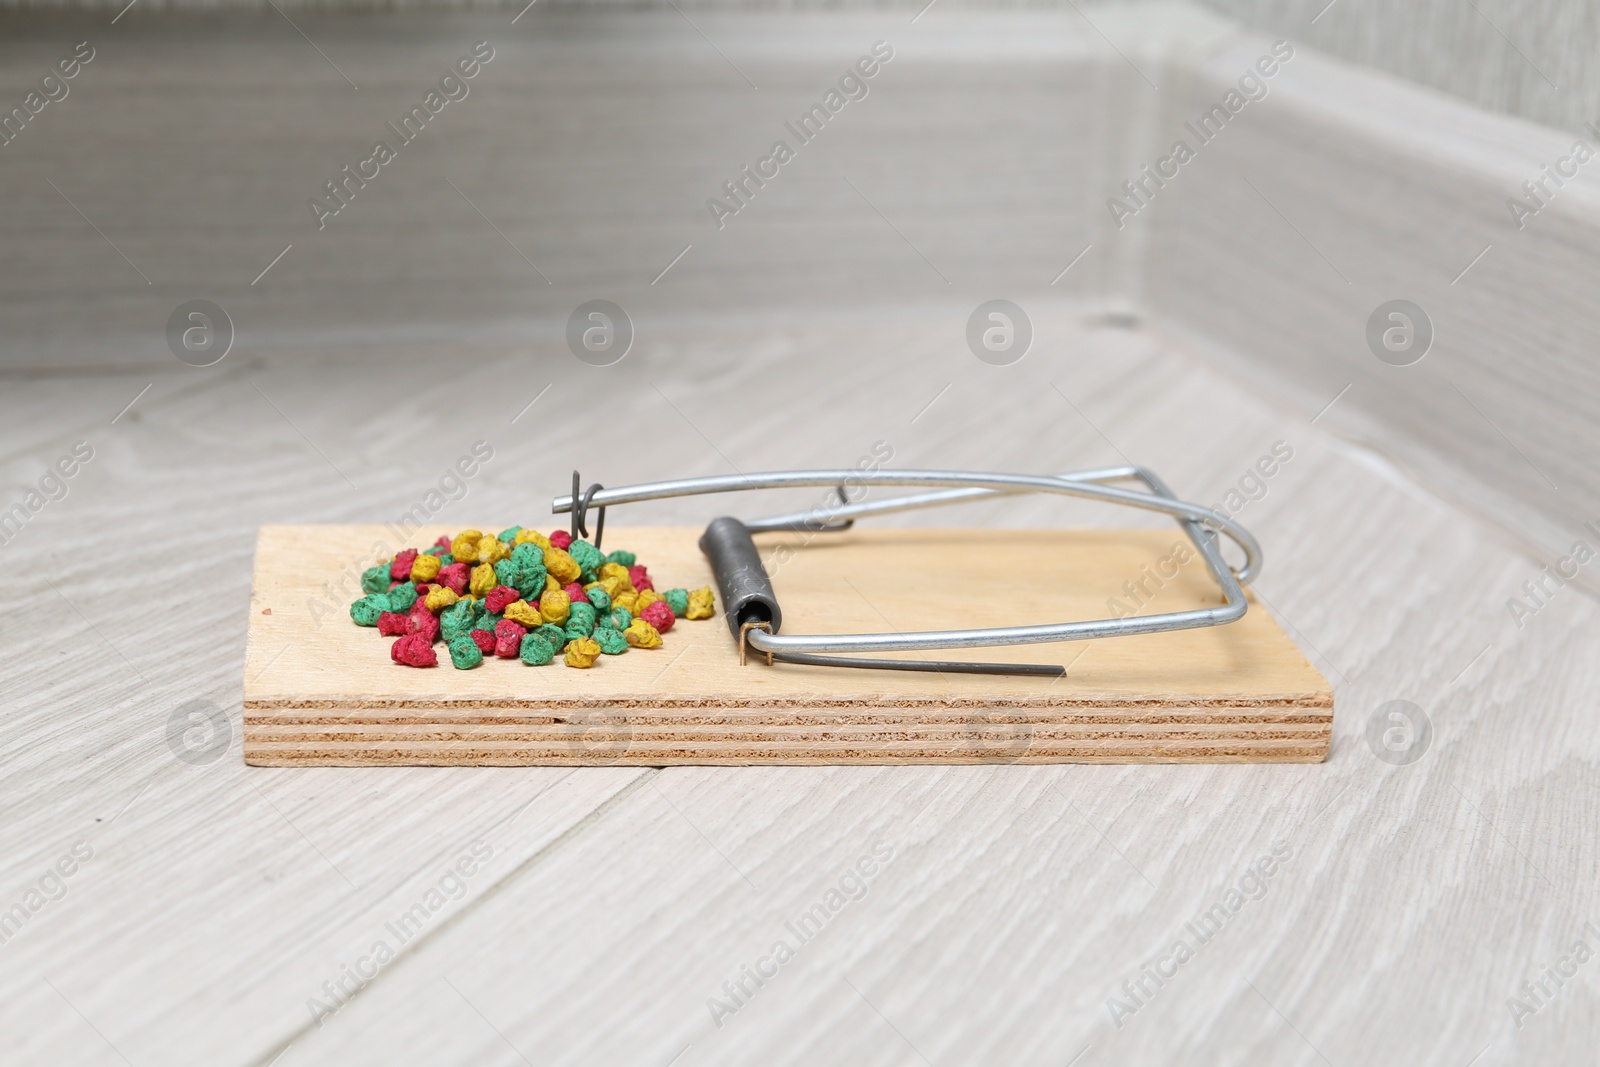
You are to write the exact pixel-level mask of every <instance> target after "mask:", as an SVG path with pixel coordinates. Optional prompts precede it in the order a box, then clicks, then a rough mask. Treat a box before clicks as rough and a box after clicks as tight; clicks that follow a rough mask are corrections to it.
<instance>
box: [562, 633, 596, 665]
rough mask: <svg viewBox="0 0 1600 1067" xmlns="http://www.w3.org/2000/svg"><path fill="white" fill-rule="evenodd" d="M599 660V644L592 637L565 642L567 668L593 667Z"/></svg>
mask: <svg viewBox="0 0 1600 1067" xmlns="http://www.w3.org/2000/svg"><path fill="white" fill-rule="evenodd" d="M599 658H600V644H599V642H597V641H596V640H595V639H594V638H592V637H577V638H573V639H572V640H571V641H568V642H567V655H566V662H567V666H569V667H593V666H594V661H595V660H597V659H599Z"/></svg>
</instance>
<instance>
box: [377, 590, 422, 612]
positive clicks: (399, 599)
mask: <svg viewBox="0 0 1600 1067" xmlns="http://www.w3.org/2000/svg"><path fill="white" fill-rule="evenodd" d="M384 595H385V596H387V597H388V598H389V610H390V611H395V612H399V613H400V614H401V615H404V614H405V613H406V612H408V611H410V610H411V608H412V606H413V605H415V604H416V602H417V586H416V583H415V582H401V583H400V584H399V585H397V586H395V587H394V588H393V589H391V590H389V591H388V592H387V593H385V594H384Z"/></svg>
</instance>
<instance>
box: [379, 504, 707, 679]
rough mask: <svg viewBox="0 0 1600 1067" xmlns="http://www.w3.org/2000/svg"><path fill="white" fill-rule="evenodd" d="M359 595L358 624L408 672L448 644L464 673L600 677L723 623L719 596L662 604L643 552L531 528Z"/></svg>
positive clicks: (481, 542) (420, 563)
mask: <svg viewBox="0 0 1600 1067" xmlns="http://www.w3.org/2000/svg"><path fill="white" fill-rule="evenodd" d="M360 588H361V595H360V596H359V597H357V598H356V600H355V601H354V602H352V603H351V605H350V618H351V620H352V621H353V622H354V623H355V624H356V625H358V626H362V627H369V628H373V629H376V630H377V631H378V633H379V634H381V635H383V636H384V637H390V638H393V639H394V641H393V644H392V645H391V646H390V648H389V658H390V659H392V660H393V661H394V662H395V663H398V664H402V665H404V666H407V667H433V666H437V665H438V663H439V652H438V650H437V649H435V647H434V646H435V644H437V643H439V642H441V641H442V642H443V643H444V646H445V648H444V651H445V652H446V653H447V654H448V655H449V657H450V663H451V665H452V666H454V667H455V668H456V669H458V670H471V669H473V668H476V667H479V666H481V665H482V664H483V662H484V659H485V658H486V657H489V656H494V657H497V658H500V659H513V660H520V661H521V662H522V663H524V664H527V665H529V666H536V667H537V666H544V665H545V664H549V663H552V662H554V661H555V660H556V659H557V658H559V659H560V660H561V661H562V663H564V664H565V665H566V666H568V667H574V668H578V669H592V668H594V667H596V666H598V665H599V664H600V663H601V657H602V656H619V655H621V654H623V653H625V652H627V651H628V649H630V648H660V647H661V646H662V645H663V644H664V643H665V639H664V638H663V636H662V635H663V634H665V633H666V632H667V631H669V630H671V629H672V628H673V625H674V623H676V622H677V621H678V620H679V619H696V620H699V619H709V618H712V617H713V616H714V615H715V613H716V611H715V601H714V598H713V596H712V592H711V588H710V586H704V587H702V588H700V589H696V590H693V591H690V590H687V589H681V588H679V589H668V590H667V591H666V592H664V593H660V592H656V589H655V585H654V582H653V580H652V579H651V577H650V573H649V571H648V570H646V568H645V565H644V564H642V563H640V562H639V557H638V556H637V555H636V554H634V553H633V552H629V551H627V550H625V549H616V550H613V551H611V552H609V553H603V552H601V551H600V549H599V548H597V547H596V546H595V545H593V544H592V543H590V542H589V541H587V540H584V539H582V538H573V537H572V536H571V535H570V534H569V533H568V532H567V531H565V530H554V531H552V532H551V533H549V534H548V535H546V534H542V533H540V532H538V531H537V530H534V529H532V528H531V527H525V526H508V527H506V528H505V529H503V530H500V531H499V532H498V533H486V532H484V531H482V530H463V531H461V532H460V533H458V534H456V535H455V536H454V537H450V536H445V537H440V538H438V539H437V540H436V541H434V543H433V544H431V545H429V546H427V547H426V548H422V549H417V548H407V549H403V550H402V551H400V552H397V553H395V555H394V556H392V557H390V558H389V559H387V560H380V561H379V562H377V563H374V564H372V565H371V566H368V567H366V568H365V569H364V570H362V572H361V580H360ZM493 669H495V670H504V669H506V668H500V667H496V668H493ZM611 669H613V670H621V669H627V668H625V667H614V668H611Z"/></svg>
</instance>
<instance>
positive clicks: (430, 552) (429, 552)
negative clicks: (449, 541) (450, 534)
mask: <svg viewBox="0 0 1600 1067" xmlns="http://www.w3.org/2000/svg"><path fill="white" fill-rule="evenodd" d="M449 554H450V550H449V549H448V548H443V547H441V546H439V545H434V546H433V547H432V548H426V549H423V555H425V556H438V557H439V558H440V559H443V558H444V557H445V556H448V555H449Z"/></svg>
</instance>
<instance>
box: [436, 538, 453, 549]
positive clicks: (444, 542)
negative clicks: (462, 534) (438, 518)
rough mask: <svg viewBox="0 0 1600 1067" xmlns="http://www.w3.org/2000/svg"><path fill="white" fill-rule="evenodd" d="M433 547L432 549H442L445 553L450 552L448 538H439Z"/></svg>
mask: <svg viewBox="0 0 1600 1067" xmlns="http://www.w3.org/2000/svg"><path fill="white" fill-rule="evenodd" d="M433 547H434V548H442V549H444V550H445V551H446V552H448V551H450V538H449V537H441V538H439V540H437V541H435V542H434V543H433Z"/></svg>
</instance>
